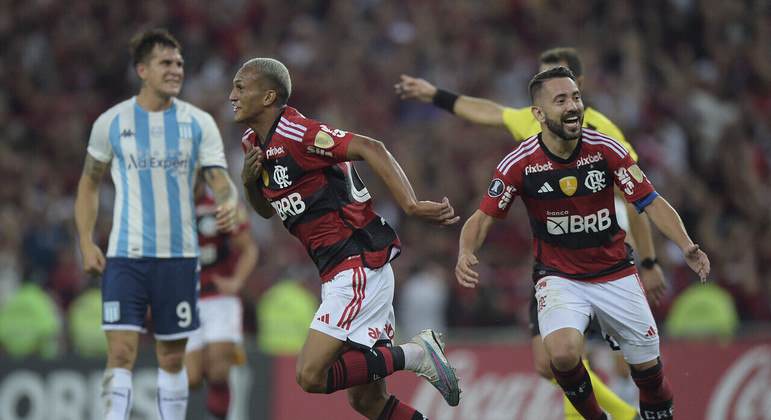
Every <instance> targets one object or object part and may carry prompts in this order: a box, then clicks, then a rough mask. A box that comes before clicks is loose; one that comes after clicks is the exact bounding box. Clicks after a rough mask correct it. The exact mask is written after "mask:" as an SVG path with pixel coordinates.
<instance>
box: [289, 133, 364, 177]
mask: <svg viewBox="0 0 771 420" xmlns="http://www.w3.org/2000/svg"><path fill="white" fill-rule="evenodd" d="M353 135H354V134H353V133H350V132H347V131H343V130H338V129H336V128H334V127H330V126H329V125H327V124H322V123H319V122H318V121H314V123H313V124H310V125H309V127H308V129H307V130H306V131H305V134H304V135H303V138H302V143H301V145H300V147H301V149H302V150H300V151H299V153H294V154H293V156H294V158H295V159H297V161H298V162H302V163H303V166H304V167H305V168H306V169H309V170H312V169H319V168H323V167H326V166H330V165H334V164H337V163H340V162H345V161H348V158H347V157H346V155H347V153H348V145H350V144H351V139H353Z"/></svg>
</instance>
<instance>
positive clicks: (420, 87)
mask: <svg viewBox="0 0 771 420" xmlns="http://www.w3.org/2000/svg"><path fill="white" fill-rule="evenodd" d="M394 89H395V91H396V94H397V95H399V97H400V98H402V99H418V100H421V101H423V102H431V101H432V100H433V99H434V95H435V94H436V87H435V86H434V85H432V84H431V83H428V82H427V81H425V80H423V79H419V78H417V77H410V76H407V75H406V74H403V75H402V81H401V82H399V83H397V84H395V85H394Z"/></svg>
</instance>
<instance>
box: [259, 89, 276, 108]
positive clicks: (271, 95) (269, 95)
mask: <svg viewBox="0 0 771 420" xmlns="http://www.w3.org/2000/svg"><path fill="white" fill-rule="evenodd" d="M277 97H278V95H276V91H275V90H270V89H268V90H267V91H265V98H263V99H262V104H263V105H265V106H270V105H272V104H273V102H276V98H277Z"/></svg>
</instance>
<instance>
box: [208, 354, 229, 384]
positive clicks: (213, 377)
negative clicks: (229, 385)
mask: <svg viewBox="0 0 771 420" xmlns="http://www.w3.org/2000/svg"><path fill="white" fill-rule="evenodd" d="M230 365H231V363H230V360H229V359H224V360H212V361H211V362H210V364H209V366H208V369H207V371H206V376H207V378H209V381H211V382H216V383H220V382H227V380H228V375H229V373H230Z"/></svg>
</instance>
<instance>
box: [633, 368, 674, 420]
mask: <svg viewBox="0 0 771 420" xmlns="http://www.w3.org/2000/svg"><path fill="white" fill-rule="evenodd" d="M632 379H634V383H635V385H637V388H639V389H640V414H642V416H643V418H651V419H671V418H673V417H674V404H673V403H674V394H673V393H672V387H671V386H670V385H669V381H668V380H667V378H666V377H665V376H664V368H663V367H662V365H661V360H659V361H658V363H657V364H656V366H653V367H652V368H649V369H646V370H644V371H642V372H638V371H636V370H634V369H632ZM646 416H647V417H646Z"/></svg>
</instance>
